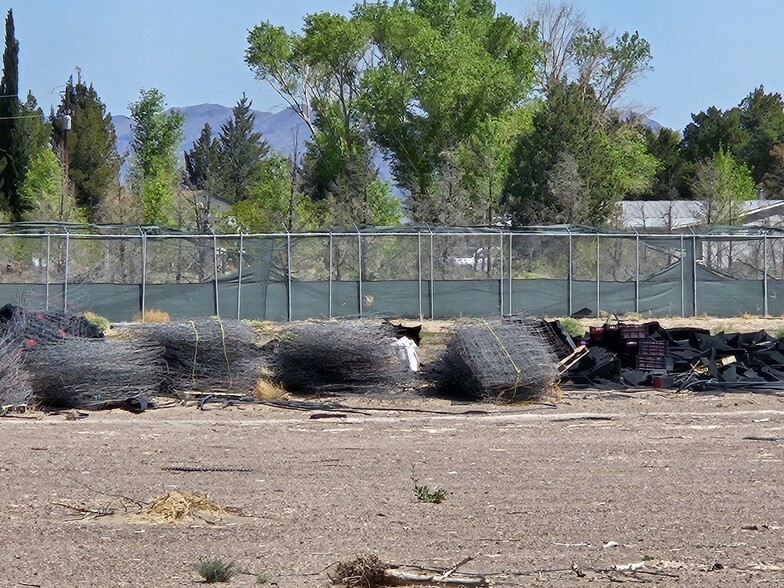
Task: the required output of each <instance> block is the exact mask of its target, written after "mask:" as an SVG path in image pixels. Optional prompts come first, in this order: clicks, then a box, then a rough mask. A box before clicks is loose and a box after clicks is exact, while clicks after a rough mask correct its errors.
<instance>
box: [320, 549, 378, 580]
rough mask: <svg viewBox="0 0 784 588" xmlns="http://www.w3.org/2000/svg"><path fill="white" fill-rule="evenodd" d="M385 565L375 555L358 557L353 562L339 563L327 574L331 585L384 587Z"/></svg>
mask: <svg viewBox="0 0 784 588" xmlns="http://www.w3.org/2000/svg"><path fill="white" fill-rule="evenodd" d="M386 567H387V566H386V565H384V564H383V563H381V560H379V559H378V557H377V556H375V555H364V556H358V557H357V558H356V559H354V560H353V561H348V562H345V561H344V562H339V563H337V564H335V566H334V567H333V569H332V570H331V571H330V572H329V574H328V575H329V579H330V581H331V582H332V583H333V584H341V585H343V586H348V587H349V588H354V587H361V588H375V587H376V586H384V585H386V575H385V574H384V570H386Z"/></svg>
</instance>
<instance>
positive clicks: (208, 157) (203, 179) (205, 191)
mask: <svg viewBox="0 0 784 588" xmlns="http://www.w3.org/2000/svg"><path fill="white" fill-rule="evenodd" d="M219 160H220V154H219V147H218V140H217V139H216V138H215V137H213V136H212V127H210V125H209V123H205V124H204V127H202V129H201V133H200V134H199V138H198V139H197V140H196V142H195V143H194V144H193V147H192V148H191V150H190V151H186V152H185V173H184V176H183V184H184V185H185V187H186V188H187V189H188V190H190V191H191V192H192V193H193V194H192V197H189V198H188V201H189V202H190V204H191V206H192V207H193V212H194V219H195V223H196V230H197V231H199V232H200V233H206V232H208V231H209V229H210V228H211V227H212V226H213V225H214V221H215V218H214V213H213V210H212V203H213V197H214V196H215V195H216V193H217V191H218V189H219V186H220V176H219V174H220V165H219Z"/></svg>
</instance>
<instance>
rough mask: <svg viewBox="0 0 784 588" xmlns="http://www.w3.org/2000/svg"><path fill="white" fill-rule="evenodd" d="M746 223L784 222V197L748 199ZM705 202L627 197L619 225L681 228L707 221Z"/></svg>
mask: <svg viewBox="0 0 784 588" xmlns="http://www.w3.org/2000/svg"><path fill="white" fill-rule="evenodd" d="M740 204H741V205H742V207H743V212H742V224H744V225H780V224H784V200H747V201H744V202H741V203H740ZM704 219H705V203H704V202H701V201H696V200H625V201H623V202H620V203H619V218H618V224H619V226H620V227H621V228H623V229H637V230H646V229H660V230H661V229H664V230H678V229H686V228H689V227H695V226H699V225H702V224H704Z"/></svg>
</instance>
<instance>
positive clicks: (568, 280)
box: [566, 227, 574, 316]
mask: <svg viewBox="0 0 784 588" xmlns="http://www.w3.org/2000/svg"><path fill="white" fill-rule="evenodd" d="M566 231H567V232H568V233H569V257H568V263H569V265H568V267H567V268H566V271H567V275H566V286H567V290H566V298H567V300H566V303H567V309H566V311H567V312H566V314H567V315H569V316H572V313H573V312H574V310H572V231H571V229H570V228H569V227H566Z"/></svg>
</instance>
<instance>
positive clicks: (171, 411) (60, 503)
mask: <svg viewBox="0 0 784 588" xmlns="http://www.w3.org/2000/svg"><path fill="white" fill-rule="evenodd" d="M736 320H737V321H740V320H741V319H736ZM768 321H769V326H765V327H759V326H758V325H757V324H756V323H755V324H754V326H753V327H752V326H751V323H748V324H749V328H743V329H741V330H742V331H744V332H746V331H752V330H758V328H765V329H766V330H768V331H769V332H771V333H772V332H775V329H776V328H778V325H777V324H776V325H773V323H772V319H768ZM690 324H693V325H694V326H699V325H697V324H695V323H694V321H693V320H692V321H691V323H690ZM429 328H430V329H433V328H436V329H437V328H441V326H438V327H432V326H431V327H429ZM330 401H332V402H335V401H339V402H341V403H343V405H344V406H349V407H352V408H353V410H345V411H339V412H335V411H327V410H326V408H327V407H324V409H320V408H312V407H311V409H310V410H291V409H284V408H280V407H274V406H269V405H262V404H247V405H235V406H226V407H222V405H220V404H217V403H211V404H208V405H206V406H205V408H206V409H208V410H200V409H199V407H198V406H197V405H196V404H195V403H188V404H186V405H184V406H182V405H180V406H171V407H165V408H159V409H155V410H148V411H147V412H145V413H142V414H138V415H134V414H130V413H127V412H123V411H119V410H112V411H101V412H92V413H84V414H87V416H86V417H85V416H84V414H80V413H73V412H63V413H60V414H42V413H36V412H31V413H28V414H23V415H17V416H12V417H6V418H3V419H1V420H0V444H1V445H2V447H4V453H5V457H4V459H3V460H2V463H0V472H1V473H2V476H3V480H4V483H3V484H2V485H0V524H1V525H2V529H3V533H2V549H1V550H0V586H2V587H5V586H40V587H47V588H49V587H51V588H68V587H80V588H83V587H88V586H90V587H102V588H104V587H108V586H113V587H145V588H152V587H177V586H198V585H202V584H203V581H202V579H201V577H200V576H199V574H198V573H196V571H195V570H194V565H195V564H196V563H197V562H199V561H200V560H204V559H208V558H220V559H221V560H223V561H225V562H235V563H236V564H237V566H239V567H240V568H242V569H243V570H246V571H247V573H246V574H242V575H238V576H236V577H235V578H233V579H232V580H231V583H230V585H231V586H238V587H241V586H258V585H261V584H260V583H261V582H262V581H263V582H265V584H266V585H271V586H279V587H286V588H310V587H325V586H328V585H330V581H329V578H328V575H327V570H328V568H329V566H330V565H332V564H335V563H336V562H341V561H348V560H352V559H353V558H355V557H356V556H358V555H368V554H375V555H377V556H378V557H379V558H380V559H381V560H382V561H384V562H386V563H389V564H398V565H408V566H418V567H421V568H432V569H436V570H441V571H444V570H447V569H449V568H451V567H452V566H454V565H455V564H457V563H459V562H461V561H463V560H464V559H465V558H471V560H470V561H468V562H467V563H465V564H464V565H463V566H462V567H461V568H460V571H461V572H467V573H475V574H481V575H483V576H484V577H485V578H486V579H487V580H488V582H490V583H491V584H492V585H495V586H554V587H567V586H569V587H571V586H588V585H606V586H609V585H615V584H616V583H619V582H623V583H626V582H629V583H632V584H635V583H649V584H653V585H656V586H717V587H718V586H733V585H740V584H744V585H746V584H751V585H768V586H775V585H784V551H782V545H784V503H782V493H781V489H782V487H784V467H782V459H784V395H780V394H751V393H733V394H721V395H714V394H693V393H684V394H675V393H667V392H662V391H655V390H649V391H642V392H635V393H621V392H597V391H565V392H564V394H563V396H562V398H561V399H560V400H559V401H558V402H554V403H550V402H542V403H536V404H520V405H513V406H495V405H484V404H457V403H452V402H450V401H447V400H441V399H423V398H419V397H415V396H401V397H388V396H387V397H384V398H375V399H373V398H357V397H354V398H349V397H347V398H340V399H330ZM81 417H84V418H81ZM412 478H416V479H417V480H418V483H419V484H420V485H425V486H428V487H429V488H430V489H443V490H446V492H447V496H446V499H445V500H444V501H443V502H442V503H440V504H431V503H424V502H420V501H419V500H418V499H417V497H416V496H415V493H414V480H413V479H412ZM170 491H181V492H201V493H205V494H207V495H209V496H210V497H211V498H212V499H213V500H214V501H216V502H217V503H218V504H220V505H223V506H225V507H231V512H229V513H227V514H225V515H224V516H214V515H204V516H198V517H195V518H188V519H185V520H184V521H182V522H178V523H161V522H154V521H151V520H149V519H147V518H145V517H143V516H141V511H142V509H143V506H144V504H145V503H148V502H149V501H151V500H152V499H153V498H155V497H159V496H161V495H163V494H165V493H166V492H170Z"/></svg>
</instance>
